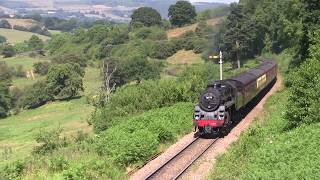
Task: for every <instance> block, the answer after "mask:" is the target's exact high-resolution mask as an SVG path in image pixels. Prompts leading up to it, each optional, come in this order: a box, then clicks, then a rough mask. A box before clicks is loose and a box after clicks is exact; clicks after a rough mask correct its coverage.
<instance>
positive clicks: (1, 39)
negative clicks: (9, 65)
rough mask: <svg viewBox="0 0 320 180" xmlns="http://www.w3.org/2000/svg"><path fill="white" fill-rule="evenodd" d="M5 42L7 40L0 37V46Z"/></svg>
mask: <svg viewBox="0 0 320 180" xmlns="http://www.w3.org/2000/svg"><path fill="white" fill-rule="evenodd" d="M6 42H7V38H6V37H4V36H1V35H0V44H4V43H6Z"/></svg>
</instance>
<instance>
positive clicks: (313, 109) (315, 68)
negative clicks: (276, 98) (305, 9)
mask: <svg viewBox="0 0 320 180" xmlns="http://www.w3.org/2000/svg"><path fill="white" fill-rule="evenodd" d="M311 43H312V45H311V46H310V48H309V51H310V56H311V57H310V59H307V60H306V61H305V62H304V63H302V64H301V66H300V67H299V68H297V69H295V71H291V73H290V76H289V78H288V82H287V85H289V86H290V99H289V103H288V111H287V112H286V117H287V119H288V120H289V121H290V125H291V126H298V125H300V124H303V123H306V124H311V123H315V122H320V116H319V113H318V111H319V108H320V101H319V98H318V89H319V87H320V75H319V71H320V53H319V52H318V49H319V48H320V31H316V32H315V33H314V36H313V37H312V39H311Z"/></svg>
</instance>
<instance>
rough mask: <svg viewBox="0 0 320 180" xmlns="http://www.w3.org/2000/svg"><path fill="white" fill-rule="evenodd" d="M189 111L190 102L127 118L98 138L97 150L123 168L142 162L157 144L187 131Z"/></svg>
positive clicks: (154, 150)
mask: <svg viewBox="0 0 320 180" xmlns="http://www.w3.org/2000/svg"><path fill="white" fill-rule="evenodd" d="M191 109H192V103H180V104H177V105H175V106H173V107H169V108H163V109H156V110H152V111H149V112H147V113H144V114H142V115H138V116H135V117H131V118H126V119H124V120H122V121H121V123H120V124H118V125H115V126H113V127H112V128H110V129H108V130H107V131H106V132H104V133H102V134H101V135H100V138H99V139H98V141H97V145H96V148H97V151H98V152H99V153H101V154H105V155H108V156H110V157H112V159H113V160H114V161H115V162H117V163H118V164H119V165H122V166H124V167H125V166H127V165H130V164H135V163H139V162H144V161H145V160H146V159H147V158H148V157H150V156H151V155H153V154H155V153H156V152H157V148H158V146H159V143H160V142H162V143H166V142H170V141H172V140H175V139H176V138H177V136H178V135H182V134H185V133H187V132H188V131H189V130H190V123H188V120H187V119H188V118H189V117H190V116H191V115H192V114H191V113H192V111H191Z"/></svg>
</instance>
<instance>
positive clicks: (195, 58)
mask: <svg viewBox="0 0 320 180" xmlns="http://www.w3.org/2000/svg"><path fill="white" fill-rule="evenodd" d="M167 61H168V63H169V64H173V65H184V64H200V63H203V62H204V61H203V59H202V58H201V57H200V54H195V53H194V52H193V51H192V50H190V51H186V50H180V51H178V52H177V53H175V54H174V55H173V56H171V57H169V58H168V59H167Z"/></svg>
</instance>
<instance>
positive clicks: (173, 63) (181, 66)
mask: <svg viewBox="0 0 320 180" xmlns="http://www.w3.org/2000/svg"><path fill="white" fill-rule="evenodd" d="M202 63H204V60H203V59H202V58H201V56H200V54H195V53H194V52H193V51H192V50H190V51H186V50H180V51H178V52H177V53H175V54H174V55H173V56H171V57H169V58H168V59H167V63H166V67H165V68H164V70H163V72H162V73H161V77H162V78H172V77H178V76H179V75H180V74H181V73H182V72H183V71H184V70H185V69H186V68H187V67H188V66H192V65H197V64H202Z"/></svg>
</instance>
